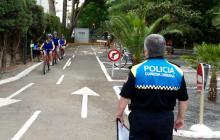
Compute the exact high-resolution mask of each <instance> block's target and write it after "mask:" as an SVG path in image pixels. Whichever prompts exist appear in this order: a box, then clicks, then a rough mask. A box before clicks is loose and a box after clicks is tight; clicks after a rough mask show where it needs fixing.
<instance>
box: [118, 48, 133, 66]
mask: <svg viewBox="0 0 220 140" xmlns="http://www.w3.org/2000/svg"><path fill="white" fill-rule="evenodd" d="M118 50H119V52H120V54H121V57H120V59H119V60H118V61H117V62H115V63H114V65H115V66H116V67H118V68H124V67H125V66H126V65H127V64H128V62H131V63H130V64H129V66H128V67H130V66H132V64H133V57H132V54H131V53H130V52H129V51H128V50H127V49H126V48H124V47H122V46H120V48H118Z"/></svg>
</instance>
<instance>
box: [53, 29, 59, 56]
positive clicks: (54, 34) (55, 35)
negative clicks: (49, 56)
mask: <svg viewBox="0 0 220 140" xmlns="http://www.w3.org/2000/svg"><path fill="white" fill-rule="evenodd" d="M52 39H53V42H54V45H55V52H56V57H58V60H59V59H60V56H59V51H60V43H59V38H58V37H57V32H56V31H55V32H54V33H53V38H52Z"/></svg>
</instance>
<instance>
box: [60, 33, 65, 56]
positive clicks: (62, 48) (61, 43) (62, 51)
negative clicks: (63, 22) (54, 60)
mask: <svg viewBox="0 0 220 140" xmlns="http://www.w3.org/2000/svg"><path fill="white" fill-rule="evenodd" d="M59 43H60V50H61V58H62V57H63V56H65V47H66V39H65V37H64V35H63V34H62V37H61V39H60V41H59Z"/></svg>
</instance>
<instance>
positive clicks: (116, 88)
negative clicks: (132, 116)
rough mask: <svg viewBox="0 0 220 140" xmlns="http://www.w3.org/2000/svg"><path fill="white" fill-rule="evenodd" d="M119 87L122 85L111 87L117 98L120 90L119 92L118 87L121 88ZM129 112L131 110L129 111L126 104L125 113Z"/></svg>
mask: <svg viewBox="0 0 220 140" xmlns="http://www.w3.org/2000/svg"><path fill="white" fill-rule="evenodd" d="M121 87H122V86H114V87H113V89H114V91H115V94H116V96H117V97H118V99H120V92H121V90H120V88H121ZM130 112H131V111H129V109H128V106H126V108H125V114H126V115H129V113H130Z"/></svg>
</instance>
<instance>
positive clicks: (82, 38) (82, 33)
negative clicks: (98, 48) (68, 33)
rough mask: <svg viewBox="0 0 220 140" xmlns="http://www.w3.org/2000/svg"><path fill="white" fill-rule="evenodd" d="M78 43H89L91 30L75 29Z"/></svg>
mask: <svg viewBox="0 0 220 140" xmlns="http://www.w3.org/2000/svg"><path fill="white" fill-rule="evenodd" d="M74 33H75V34H74V35H75V42H76V43H89V28H75V29H74Z"/></svg>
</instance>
